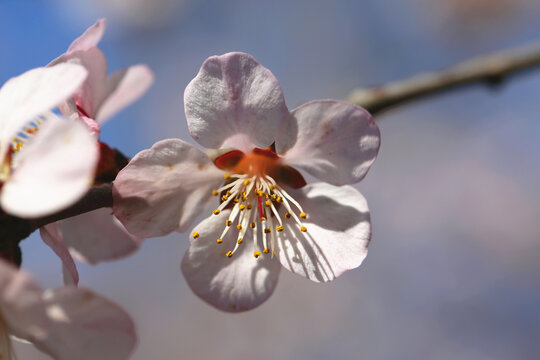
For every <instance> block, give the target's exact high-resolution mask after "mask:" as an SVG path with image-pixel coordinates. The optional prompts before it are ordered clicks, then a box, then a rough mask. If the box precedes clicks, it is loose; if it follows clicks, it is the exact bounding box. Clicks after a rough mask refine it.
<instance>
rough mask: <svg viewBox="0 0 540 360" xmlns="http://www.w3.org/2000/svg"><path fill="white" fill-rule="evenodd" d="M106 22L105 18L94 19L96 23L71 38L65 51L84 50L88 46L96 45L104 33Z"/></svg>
mask: <svg viewBox="0 0 540 360" xmlns="http://www.w3.org/2000/svg"><path fill="white" fill-rule="evenodd" d="M106 23H107V22H106V20H105V19H99V20H98V21H96V23H95V24H94V25H92V26H90V27H89V28H88V29H86V31H85V32H84V33H83V34H82V35H81V36H79V37H78V38H77V39H75V40H73V42H72V43H71V45H70V46H69V49H68V51H67V52H68V53H70V52H73V51H85V50H88V49H89V48H92V47H95V46H97V44H98V43H99V41H100V40H101V38H102V37H103V34H104V33H105V26H106Z"/></svg>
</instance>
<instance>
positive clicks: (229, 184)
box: [192, 149, 307, 258]
mask: <svg viewBox="0 0 540 360" xmlns="http://www.w3.org/2000/svg"><path fill="white" fill-rule="evenodd" d="M215 163H216V166H217V167H219V168H221V169H225V170H230V171H231V173H226V174H225V176H224V177H225V184H224V185H223V186H222V187H221V188H219V189H215V190H213V191H212V194H213V195H214V196H221V198H220V200H221V204H220V205H219V206H218V207H217V208H216V209H215V210H214V215H218V214H220V213H221V211H223V210H224V209H225V208H230V207H232V209H231V213H230V215H229V218H228V219H227V220H226V221H225V224H224V228H223V231H222V233H221V236H220V237H219V238H217V239H216V242H217V243H218V244H221V243H223V239H224V237H225V235H226V234H227V233H228V232H229V231H235V232H236V233H237V237H236V244H235V246H234V248H233V249H232V250H229V251H228V252H227V253H226V254H225V255H226V256H227V257H232V256H233V255H234V253H235V252H236V251H237V250H238V248H239V246H240V245H241V244H242V243H243V242H244V238H245V236H246V233H247V232H248V231H251V232H252V235H253V256H254V257H255V258H258V257H259V256H261V249H262V253H264V254H268V253H272V256H273V255H274V254H275V249H276V246H277V238H278V237H279V234H280V233H281V232H283V230H284V229H285V227H284V226H285V222H286V221H290V222H291V224H290V226H296V227H297V228H298V229H299V230H300V231H302V232H305V231H307V228H306V227H305V226H304V225H303V224H302V221H301V219H305V218H306V217H307V214H306V213H305V212H304V210H303V209H302V207H301V206H300V204H299V203H298V202H297V201H296V200H294V199H293V197H292V196H291V195H290V194H288V193H287V192H286V191H285V190H284V189H283V186H286V185H288V186H291V187H293V188H300V187H302V186H304V185H305V184H306V182H305V180H304V178H303V177H302V175H301V174H300V173H299V172H298V171H297V170H295V169H294V168H292V167H290V166H287V165H283V164H282V163H281V159H280V158H279V156H277V155H276V153H275V152H273V151H272V149H254V150H253V152H252V153H251V154H249V155H246V154H244V153H243V152H241V151H238V150H233V151H231V152H229V153H226V154H224V155H221V156H220V157H218V158H217V159H216V160H215ZM280 208H283V209H284V210H285V213H284V215H283V217H284V219H282V217H281V216H280V213H279V209H280ZM231 228H233V230H230V229H231ZM234 229H236V230H234ZM192 236H193V238H195V239H196V238H198V237H199V236H200V234H199V233H197V232H194V233H193V235H192ZM259 238H260V241H259Z"/></svg>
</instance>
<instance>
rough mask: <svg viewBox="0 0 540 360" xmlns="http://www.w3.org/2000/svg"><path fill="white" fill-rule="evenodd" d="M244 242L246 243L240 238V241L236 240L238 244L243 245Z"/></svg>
mask: <svg viewBox="0 0 540 360" xmlns="http://www.w3.org/2000/svg"><path fill="white" fill-rule="evenodd" d="M243 241H244V239H242V238H238V240H236V242H237V243H238V244H241V243H242V242H243Z"/></svg>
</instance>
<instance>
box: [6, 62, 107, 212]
mask: <svg viewBox="0 0 540 360" xmlns="http://www.w3.org/2000/svg"><path fill="white" fill-rule="evenodd" d="M86 76H87V72H86V70H85V69H84V68H83V67H81V66H79V65H74V64H60V65H57V66H53V67H48V68H37V69H33V70H30V71H27V72H26V73H24V74H22V75H20V76H18V77H14V78H12V79H10V80H8V81H7V82H6V83H5V84H4V85H3V86H2V88H1V89H0V189H1V190H0V205H1V207H2V209H3V210H4V211H5V212H7V213H9V214H12V215H15V216H20V217H25V218H32V217H38V216H43V215H47V214H50V213H54V212H56V211H59V210H61V209H63V208H65V207H67V206H69V205H71V204H72V203H74V202H75V201H77V200H78V199H79V198H80V197H81V196H82V195H83V194H84V193H85V192H86V191H87V190H88V188H89V186H90V184H91V182H92V178H93V176H94V170H95V167H96V163H97V160H98V148H97V144H96V143H95V140H94V139H93V138H92V136H90V135H89V134H88V131H87V130H86V128H85V127H84V126H83V125H81V123H80V122H77V121H68V120H66V119H62V118H61V117H60V116H58V115H56V114H54V113H53V112H51V111H50V110H51V109H53V108H55V107H56V106H57V105H58V104H59V103H60V102H63V101H65V100H66V99H67V98H68V97H69V96H70V95H71V94H73V92H74V91H75V90H77V88H78V87H79V86H80V85H81V84H82V82H83V81H84V80H85V78H86Z"/></svg>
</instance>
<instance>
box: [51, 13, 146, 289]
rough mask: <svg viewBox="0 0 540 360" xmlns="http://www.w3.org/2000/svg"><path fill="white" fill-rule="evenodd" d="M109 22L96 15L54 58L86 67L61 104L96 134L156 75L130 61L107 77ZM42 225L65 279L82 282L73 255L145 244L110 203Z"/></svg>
mask: <svg viewBox="0 0 540 360" xmlns="http://www.w3.org/2000/svg"><path fill="white" fill-rule="evenodd" d="M105 25H106V21H105V19H100V20H98V21H97V22H96V23H95V24H94V25H92V26H91V27H90V28H88V29H87V30H86V31H85V32H84V33H83V34H82V35H81V36H80V37H78V38H77V39H75V40H74V41H73V43H72V44H71V45H70V46H69V48H68V50H67V51H66V53H65V54H62V55H61V56H59V57H58V58H57V59H55V60H54V61H52V62H51V64H50V65H54V64H58V63H63V62H69V63H77V64H81V65H82V66H84V67H85V68H86V70H87V71H88V78H87V79H86V81H85V82H84V83H83V85H82V86H81V87H80V88H79V89H78V91H77V92H75V94H73V96H72V97H70V98H69V99H68V101H66V102H65V103H63V104H62V105H61V106H60V109H61V110H62V112H63V113H64V114H65V115H66V116H72V115H73V114H76V115H78V116H80V118H81V119H83V120H84V121H85V123H86V124H87V126H88V128H89V129H90V131H91V133H92V134H94V135H95V136H96V139H97V138H98V137H99V133H100V129H101V126H100V125H101V124H103V122H105V121H106V120H108V119H109V118H110V117H111V116H113V115H115V114H116V113H117V112H119V111H120V110H122V109H123V108H124V107H126V106H128V105H130V104H131V103H133V102H134V101H135V100H137V99H138V98H139V97H141V96H142V95H143V94H144V93H145V92H146V91H147V90H148V88H149V87H150V85H151V84H152V82H153V80H154V75H153V73H152V71H151V70H150V69H149V68H148V67H147V66H146V65H135V66H130V67H128V68H125V69H122V70H119V71H117V72H115V73H113V74H112V75H111V76H109V77H107V71H108V70H107V60H106V58H105V55H104V54H103V52H102V51H101V50H100V49H98V48H97V45H98V43H99V41H100V40H101V38H102V37H103V34H104V32H105ZM50 65H49V66H50ZM40 231H41V236H42V238H43V240H44V241H45V243H46V244H47V245H49V246H50V247H51V248H52V249H53V250H54V252H55V253H56V254H57V255H58V256H59V257H60V258H61V259H62V262H63V265H64V269H65V270H67V271H64V275H68V276H67V277H65V280H66V282H67V283H75V284H76V283H77V282H78V273H77V268H76V266H75V263H74V261H73V258H72V257H75V258H76V259H78V260H79V261H82V262H85V263H89V264H96V263H99V262H102V261H110V260H115V259H118V258H121V257H124V256H127V255H129V254H131V253H133V252H134V251H136V250H137V249H138V248H139V247H140V245H141V239H140V238H138V237H136V236H133V235H131V234H129V233H128V232H127V231H126V230H125V228H124V227H123V226H122V224H121V223H120V222H119V221H118V220H117V219H116V218H115V217H114V216H113V215H112V211H111V209H106V208H103V209H99V210H95V211H92V212H90V213H87V214H82V215H79V216H77V217H73V218H69V219H65V220H62V221H58V222H56V223H52V224H49V225H47V226H45V227H43V228H41V229H40Z"/></svg>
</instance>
